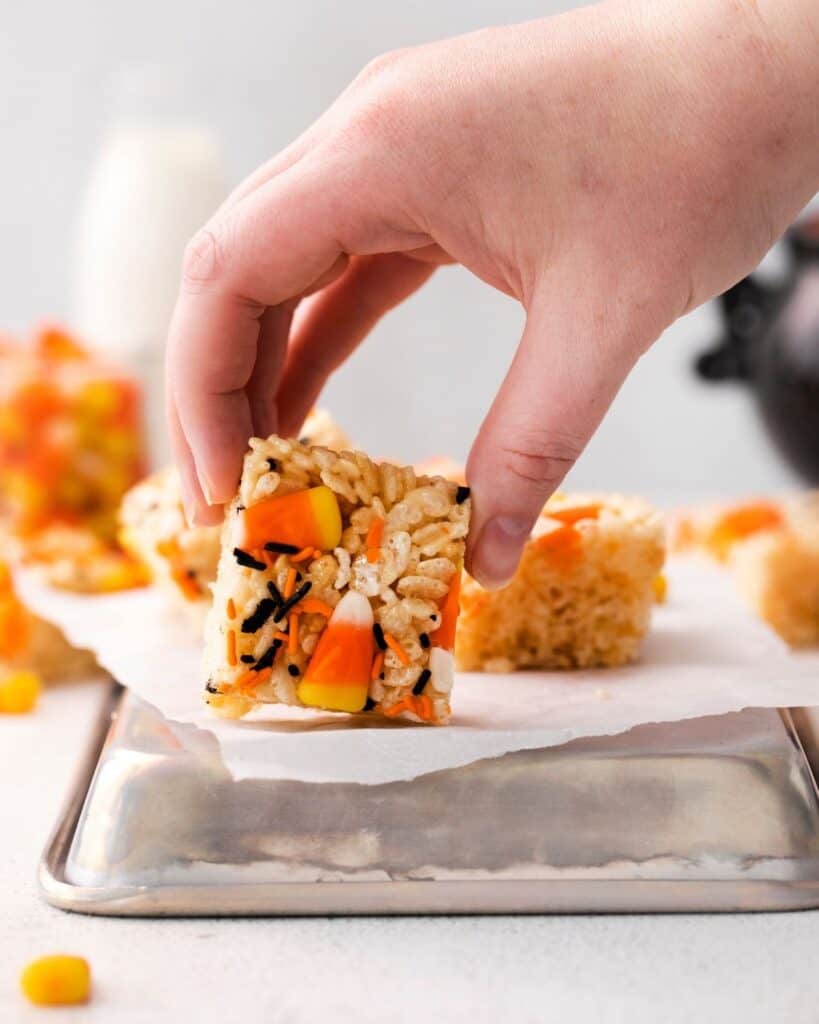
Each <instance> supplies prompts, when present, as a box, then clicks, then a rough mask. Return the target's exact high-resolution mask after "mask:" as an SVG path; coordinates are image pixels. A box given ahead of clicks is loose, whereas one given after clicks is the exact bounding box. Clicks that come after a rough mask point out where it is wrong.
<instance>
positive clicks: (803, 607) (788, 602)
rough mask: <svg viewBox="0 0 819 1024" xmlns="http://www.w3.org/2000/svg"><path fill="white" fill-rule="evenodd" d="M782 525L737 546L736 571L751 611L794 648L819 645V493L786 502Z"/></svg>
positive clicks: (733, 558)
mask: <svg viewBox="0 0 819 1024" xmlns="http://www.w3.org/2000/svg"><path fill="white" fill-rule="evenodd" d="M779 511H780V525H779V527H778V528H768V529H765V530H760V531H756V532H755V533H754V534H753V535H751V536H748V537H747V538H745V539H744V540H743V541H741V542H738V543H735V544H734V545H733V548H732V551H731V567H732V568H733V570H734V572H735V574H736V579H737V583H738V584H739V588H740V590H741V591H742V593H743V595H744V596H745V597H746V599H747V600H748V601H749V603H750V605H751V607H752V608H753V609H754V610H755V611H756V613H757V614H758V615H759V617H760V618H761V619H763V620H764V621H765V622H767V623H768V625H769V626H771V627H772V628H773V629H775V630H776V632H777V633H778V634H779V635H780V636H781V637H782V639H783V640H785V642H786V643H788V644H790V645H791V646H792V647H810V646H814V645H816V644H819V491H813V492H811V493H808V494H804V495H801V496H799V497H795V498H792V499H790V500H788V501H786V502H783V503H782V504H781V505H780V506H779Z"/></svg>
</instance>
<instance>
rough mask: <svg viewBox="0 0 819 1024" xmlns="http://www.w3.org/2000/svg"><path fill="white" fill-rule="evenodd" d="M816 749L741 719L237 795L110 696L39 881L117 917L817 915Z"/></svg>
mask: <svg viewBox="0 0 819 1024" xmlns="http://www.w3.org/2000/svg"><path fill="white" fill-rule="evenodd" d="M806 749H807V751H808V753H806ZM813 749H814V740H813V719H812V718H811V716H810V715H809V714H808V713H807V712H804V711H799V712H794V713H791V712H788V711H782V712H777V711H770V710H748V711H744V712H741V713H738V714H732V715H726V716H722V717H718V718H706V719H698V720H695V721H689V722H680V723H674V724H667V725H652V726H643V727H640V728H638V729H634V730H632V731H631V732H630V733H627V734H625V735H623V736H619V737H613V738H611V737H607V738H602V739H592V740H588V739H587V740H578V741H575V742H573V743H571V744H568V745H566V746H564V747H561V748H553V749H550V750H541V751H526V752H521V753H516V754H508V755H506V756H504V757H501V758H498V759H495V760H490V761H482V762H478V763H476V764H472V765H469V766H467V767H462V768H457V769H453V770H449V771H443V772H438V773H435V774H431V775H427V776H423V777H421V778H419V779H416V780H413V781H411V782H398V783H390V784H388V785H382V786H359V785H342V784H331V783H324V784H318V783H300V782H293V781H254V780H244V781H241V782H234V781H233V780H232V779H231V777H230V775H229V774H228V772H227V771H226V770H225V768H224V766H223V765H222V764H221V761H220V758H219V752H218V747H217V746H216V744H215V742H214V741H213V738H212V736H210V734H209V733H207V732H204V731H202V730H198V729H195V728H193V727H192V726H179V725H177V724H175V725H174V726H173V728H171V727H170V726H169V724H168V723H167V722H166V721H165V720H164V719H163V718H162V716H161V715H160V714H159V713H158V712H157V711H156V710H155V709H154V708H152V707H151V706H150V705H147V704H145V703H143V702H142V701H140V700H139V699H138V698H136V697H134V696H133V695H132V694H130V693H128V692H125V691H122V690H121V689H120V688H118V687H114V688H113V689H112V690H111V693H110V696H109V699H108V702H107V704H106V706H105V708H104V709H103V713H102V715H101V718H100V722H99V727H98V729H97V733H96V735H95V737H94V740H93V742H92V744H91V747H90V749H89V752H88V756H87V760H86V763H85V764H84V767H83V770H82V772H81V774H80V777H79V779H78V781H77V785H76V788H75V790H74V792H73V793H72V795H71V798H70V800H69V802H68V805H67V807H66V809H65V813H64V815H63V817H62V819H61V821H60V822H59V823H58V826H57V828H56V830H55V833H54V835H53V836H52V839H51V840H50V842H49V845H48V847H47V849H46V851H45V854H44V858H43V861H42V864H41V866H40V882H41V887H42V891H43V893H44V895H45V898H46V899H47V900H48V901H49V902H50V903H52V904H54V905H56V906H59V907H62V908H63V909H66V910H75V911H83V912H86V913H96V914H117V915H209V916H210V915H234V914H235V915H248V914H255V915H279V914H403V913H464V914H466V913H510V912H530V913H537V912H628V911H634V912H646V911H692V910H702V911H715V910H722V911H730V910H776V909H783V910H784V909H796V908H805V907H814V906H819V801H818V800H817V787H816V783H815V779H814V772H813V770H812V768H811V763H810V752H811V751H812V750H813Z"/></svg>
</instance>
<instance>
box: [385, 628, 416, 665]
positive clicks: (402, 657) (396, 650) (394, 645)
mask: <svg viewBox="0 0 819 1024" xmlns="http://www.w3.org/2000/svg"><path fill="white" fill-rule="evenodd" d="M384 643H385V644H386V645H387V647H389V649H390V650H391V651H392V653H393V654H394V655H395V656H396V658H398V660H399V661H400V662H401V664H402V665H409V664H411V662H410V656H409V655H408V654H407V652H406V651H405V650H404V648H403V647H402V646H401V644H399V643H398V641H397V640H396V639H395V637H394V636H393V635H392V633H385V634H384Z"/></svg>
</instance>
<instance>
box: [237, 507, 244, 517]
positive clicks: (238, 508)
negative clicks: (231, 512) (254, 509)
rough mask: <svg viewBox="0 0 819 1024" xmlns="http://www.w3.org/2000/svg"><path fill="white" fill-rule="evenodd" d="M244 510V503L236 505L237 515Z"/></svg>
mask: <svg viewBox="0 0 819 1024" xmlns="http://www.w3.org/2000/svg"><path fill="white" fill-rule="evenodd" d="M244 510H245V506H244V505H237V506H236V514H237V515H238V514H239V513H240V512H244Z"/></svg>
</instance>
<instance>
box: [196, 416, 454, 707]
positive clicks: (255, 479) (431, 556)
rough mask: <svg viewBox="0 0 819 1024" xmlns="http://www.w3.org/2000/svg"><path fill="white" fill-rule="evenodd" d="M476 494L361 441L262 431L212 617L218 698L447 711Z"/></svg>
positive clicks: (253, 447) (232, 517) (228, 539)
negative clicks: (339, 446)
mask: <svg viewBox="0 0 819 1024" xmlns="http://www.w3.org/2000/svg"><path fill="white" fill-rule="evenodd" d="M469 512H470V499H469V491H468V489H467V488H466V487H459V486H458V485H456V484H454V483H451V482H449V481H446V480H444V479H442V478H440V477H426V476H418V475H416V473H415V471H414V470H413V469H412V468H411V467H399V466H395V465H392V464H389V463H382V464H376V463H374V462H372V461H371V460H370V459H369V458H368V457H367V456H366V455H363V454H361V453H360V452H350V451H342V452H335V451H331V450H330V449H328V448H322V447H311V446H308V445H305V444H302V443H301V442H300V441H293V440H283V439H281V438H279V437H275V436H274V437H271V438H269V439H268V440H266V441H265V440H259V439H254V440H252V441H251V442H250V451H249V453H248V454H247V455H246V457H245V463H244V471H243V473H242V479H241V483H240V489H239V494H238V496H237V497H236V499H235V500H234V502H233V503H232V504H231V506H230V507H229V509H228V511H227V514H226V518H225V524H224V527H223V534H222V554H221V557H220V561H219V570H218V576H217V580H216V584H215V587H214V591H213V593H214V604H213V608H212V610H211V612H210V614H209V617H208V623H207V628H206V657H205V664H206V674H207V687H206V690H207V692H206V695H205V696H206V700H207V702H208V703H209V704H210V705H211V706H212V707H213V708H214V709H215V710H216V711H217V712H219V713H221V714H223V715H229V716H236V717H238V716H240V715H243V714H245V713H246V712H247V711H249V710H250V709H251V708H253V707H254V706H256V705H258V704H265V703H283V704H295V705H302V706H306V707H315V708H324V709H326V710H330V711H346V712H359V711H368V712H374V713H379V714H383V715H386V716H387V717H390V718H393V717H401V718H405V719H410V720H412V721H416V722H428V723H433V724H444V723H445V722H446V721H447V720H448V718H449V713H450V704H449V697H450V691H451V689H452V654H451V652H452V648H453V645H454V635H455V622H456V619H457V615H458V594H459V584H460V576H461V566H462V564H463V555H464V545H465V538H466V534H467V531H468V528H469Z"/></svg>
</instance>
